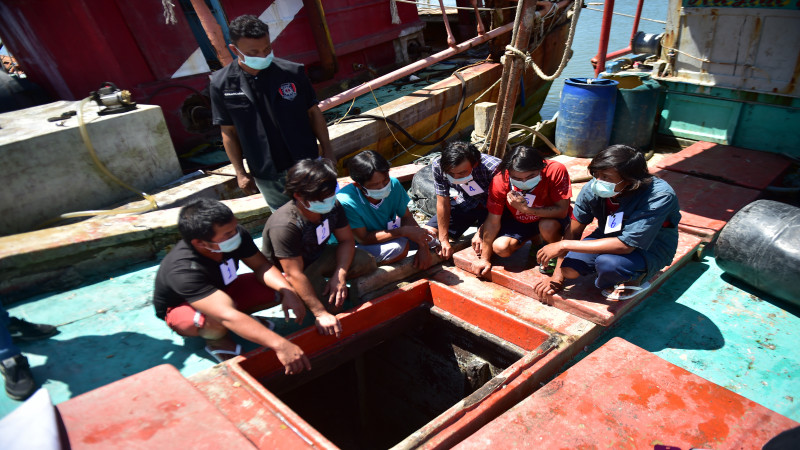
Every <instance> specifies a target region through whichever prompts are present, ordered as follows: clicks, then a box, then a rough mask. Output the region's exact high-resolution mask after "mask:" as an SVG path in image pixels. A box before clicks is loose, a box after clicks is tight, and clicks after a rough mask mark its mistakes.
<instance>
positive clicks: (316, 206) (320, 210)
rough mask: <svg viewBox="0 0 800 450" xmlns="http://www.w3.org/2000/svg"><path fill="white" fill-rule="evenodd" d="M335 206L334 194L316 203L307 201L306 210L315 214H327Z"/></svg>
mask: <svg viewBox="0 0 800 450" xmlns="http://www.w3.org/2000/svg"><path fill="white" fill-rule="evenodd" d="M335 204H336V194H334V195H331V196H330V197H328V198H326V199H324V200H321V201H318V202H312V201H309V202H308V206H307V207H306V208H307V209H308V210H309V211H311V212H314V213H317V214H327V213H329V212H331V210H332V209H333V206H334V205H335Z"/></svg>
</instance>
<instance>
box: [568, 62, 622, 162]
mask: <svg viewBox="0 0 800 450" xmlns="http://www.w3.org/2000/svg"><path fill="white" fill-rule="evenodd" d="M617 84H619V83H618V82H617V81H614V80H604V79H597V78H568V79H567V80H566V81H565V82H564V89H563V90H562V91H561V103H560V104H559V107H558V120H557V121H556V147H558V149H559V150H560V151H561V153H563V154H565V155H568V156H577V157H580V158H591V157H592V156H594V155H596V154H598V153H600V152H601V151H602V150H605V148H606V147H608V142H609V139H610V138H611V127H612V125H613V124H614V108H615V105H616V102H617Z"/></svg>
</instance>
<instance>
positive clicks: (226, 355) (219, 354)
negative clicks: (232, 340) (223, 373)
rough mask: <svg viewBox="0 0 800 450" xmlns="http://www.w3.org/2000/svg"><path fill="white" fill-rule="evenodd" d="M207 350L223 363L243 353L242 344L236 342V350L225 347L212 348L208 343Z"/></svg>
mask: <svg viewBox="0 0 800 450" xmlns="http://www.w3.org/2000/svg"><path fill="white" fill-rule="evenodd" d="M206 352H208V354H209V355H211V356H212V357H213V358H214V359H215V360H216V361H217V362H218V363H223V362H225V361H227V360H229V359H231V358H234V357H236V356H239V355H241V354H242V346H241V345H239V344H236V349H235V350H225V349H224V348H217V349H212V348H211V347H209V346H207V345H206Z"/></svg>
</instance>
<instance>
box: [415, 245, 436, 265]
mask: <svg viewBox="0 0 800 450" xmlns="http://www.w3.org/2000/svg"><path fill="white" fill-rule="evenodd" d="M432 265H433V258H432V257H431V251H430V249H429V248H428V246H427V245H426V246H424V247H422V246H420V247H419V249H417V254H416V255H415V256H414V267H416V268H417V269H419V270H425V269H427V268H428V267H430V266H432Z"/></svg>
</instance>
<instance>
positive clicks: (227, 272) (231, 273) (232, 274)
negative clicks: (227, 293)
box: [219, 258, 238, 286]
mask: <svg viewBox="0 0 800 450" xmlns="http://www.w3.org/2000/svg"><path fill="white" fill-rule="evenodd" d="M219 271H220V273H222V281H223V282H224V283H225V286H227V285H229V284H231V282H233V280H235V279H236V277H237V276H238V275H237V274H236V264H235V263H234V262H233V258H230V259H228V260H226V261H223V262H222V264H220V265H219Z"/></svg>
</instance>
